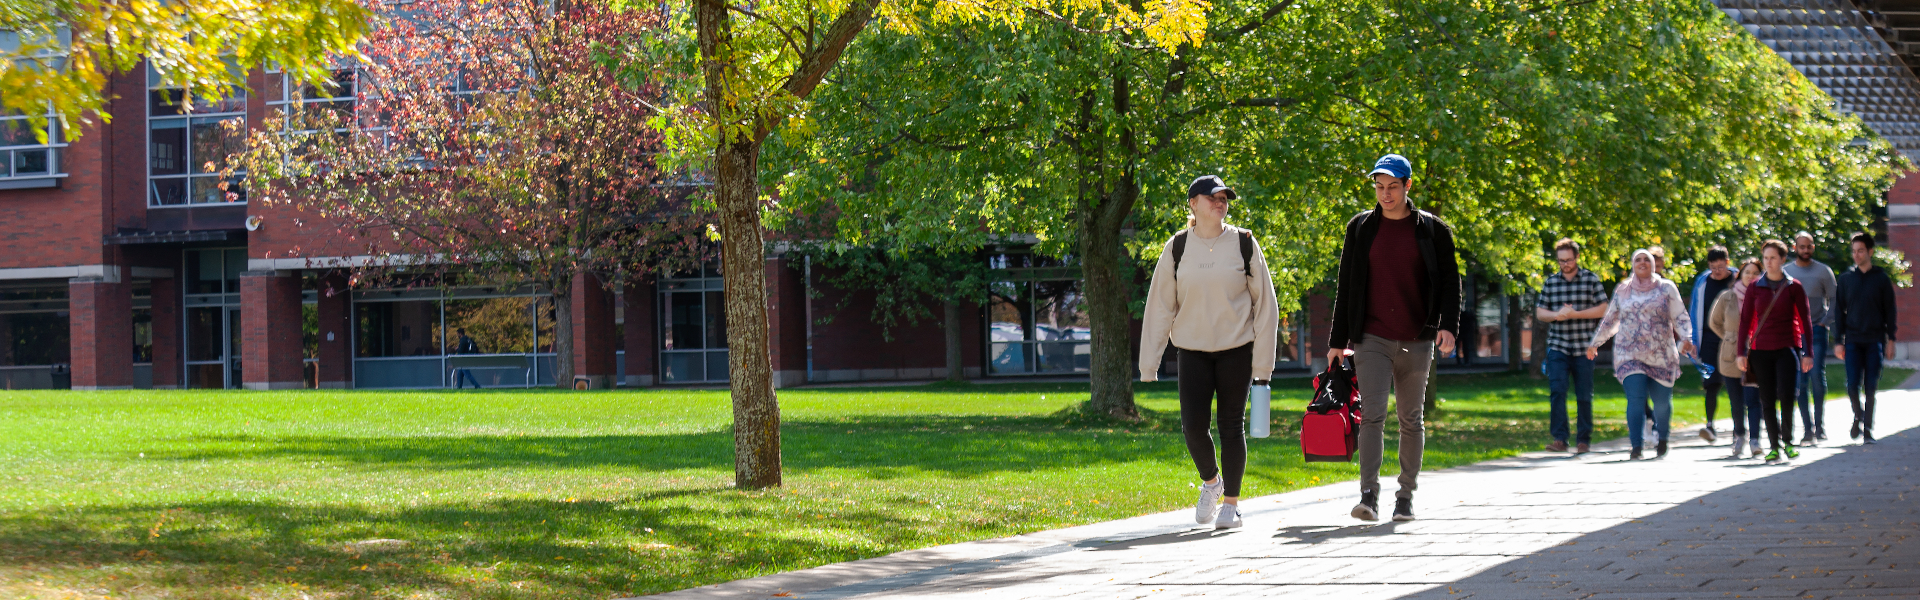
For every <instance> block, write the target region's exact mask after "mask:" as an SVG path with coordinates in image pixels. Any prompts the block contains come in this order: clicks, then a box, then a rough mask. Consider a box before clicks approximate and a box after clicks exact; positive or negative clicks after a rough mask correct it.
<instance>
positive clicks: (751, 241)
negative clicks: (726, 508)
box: [694, 0, 871, 489]
mask: <svg viewBox="0 0 1920 600" xmlns="http://www.w3.org/2000/svg"><path fill="white" fill-rule="evenodd" d="M862 6H871V5H862ZM728 11H729V9H728V7H727V3H726V2H723V1H721V0H699V1H698V2H695V3H694V28H695V29H696V31H695V35H696V37H697V40H698V44H699V46H700V58H701V70H702V76H703V78H704V79H705V80H706V92H705V94H704V97H705V100H706V103H707V106H706V110H708V111H711V113H712V116H711V119H712V120H713V121H712V122H713V124H714V125H716V126H718V127H719V129H720V131H721V132H722V133H721V134H720V135H719V139H718V140H717V142H716V145H715V147H714V150H713V196H714V203H715V204H717V205H719V207H720V236H721V238H722V240H721V244H720V267H721V269H722V270H723V271H724V273H723V278H724V280H725V282H726V285H725V288H726V298H727V350H728V351H727V363H728V364H727V366H728V369H729V371H728V377H727V381H728V384H729V386H730V387H731V388H732V391H733V483H734V486H735V487H738V488H741V489H760V488H767V487H774V486H778V485H780V402H779V399H778V398H776V397H775V396H774V394H773V364H772V357H771V354H770V353H769V349H770V346H769V344H768V341H767V282H766V280H767V267H766V258H765V252H766V250H765V247H764V245H763V242H762V240H761V236H760V178H759V177H760V142H761V140H762V139H764V137H763V134H762V133H760V132H758V131H755V132H752V133H742V132H739V131H737V130H736V128H737V127H738V125H739V124H741V123H754V124H758V123H760V122H761V118H760V117H759V116H758V115H752V114H747V113H748V112H750V110H751V109H743V108H742V107H741V106H740V104H739V103H740V97H739V96H738V94H741V93H744V92H743V91H741V90H738V89H735V86H737V85H739V84H741V82H740V81H739V80H738V79H737V78H736V77H737V73H738V71H737V67H738V65H737V62H736V61H740V60H743V59H742V58H741V56H740V55H737V54H733V53H734V52H737V50H735V49H733V47H732V46H733V23H732V20H731V15H730V13H729V12H728ZM861 21H862V22H864V19H861ZM835 24H836V26H838V25H839V23H838V22H836V23H835ZM841 43H844V42H841ZM801 95H802V96H803V97H804V94H801Z"/></svg>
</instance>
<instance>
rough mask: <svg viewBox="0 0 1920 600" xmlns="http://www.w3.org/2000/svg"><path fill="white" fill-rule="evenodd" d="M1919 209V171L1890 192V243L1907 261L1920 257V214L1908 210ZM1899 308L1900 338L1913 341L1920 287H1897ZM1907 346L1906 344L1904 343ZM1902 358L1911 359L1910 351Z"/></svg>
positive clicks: (1919, 317)
mask: <svg viewBox="0 0 1920 600" xmlns="http://www.w3.org/2000/svg"><path fill="white" fill-rule="evenodd" d="M1916 210H1920V173H1908V174H1907V175H1906V176H1905V177H1901V178H1900V180H1899V181H1898V182H1896V183H1894V185H1893V189H1892V190H1889V191H1888V192H1887V212H1888V213H1889V215H1888V216H1889V217H1890V218H1889V219H1888V220H1887V245H1888V246H1891V247H1892V248H1893V249H1895V250H1899V251H1901V252H1904V253H1906V255H1907V260H1909V261H1913V260H1920V217H1916V216H1913V215H1911V214H1907V215H1903V214H1902V213H1903V212H1906V211H1916ZM1893 294H1894V298H1895V300H1896V302H1897V305H1898V310H1899V313H1900V314H1899V321H1900V322H1899V336H1900V337H1899V339H1900V340H1903V341H1904V342H1908V343H1911V342H1912V341H1914V340H1916V339H1920V336H1916V335H1915V334H1916V333H1920V287H1908V288H1894V292H1893ZM1903 345H1904V344H1903ZM1902 358H1906V359H1908V360H1912V359H1913V358H1914V355H1913V354H1912V353H1908V354H1906V355H1904V356H1902Z"/></svg>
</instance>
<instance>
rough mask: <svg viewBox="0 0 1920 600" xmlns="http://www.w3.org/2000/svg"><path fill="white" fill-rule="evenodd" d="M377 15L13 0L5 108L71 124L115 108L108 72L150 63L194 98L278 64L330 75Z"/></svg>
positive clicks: (2, 26) (338, 7)
mask: <svg viewBox="0 0 1920 600" xmlns="http://www.w3.org/2000/svg"><path fill="white" fill-rule="evenodd" d="M371 16H372V14H371V13H370V12H369V11H368V10H367V9H366V8H364V7H363V6H361V4H360V2H358V0H180V1H176V2H157V1H148V0H44V1H40V0H34V1H22V0H8V1H7V2H5V3H0V58H4V59H5V60H0V109H5V110H6V111H9V112H18V113H23V114H26V115H29V116H33V117H35V118H34V119H32V122H33V126H34V127H35V128H36V129H37V130H38V131H40V132H41V134H42V135H43V136H44V132H45V131H46V127H47V123H46V120H45V118H44V116H45V115H47V114H49V111H50V112H51V114H52V115H53V117H54V118H56V119H59V120H61V121H64V122H66V123H68V124H69V126H68V127H65V128H64V129H65V130H66V132H67V133H66V135H67V136H68V137H69V138H72V137H75V136H78V135H80V132H81V128H80V127H75V126H72V125H78V124H84V123H89V122H91V116H90V115H98V116H99V117H100V118H101V119H102V120H110V119H112V115H111V114H109V113H107V112H106V104H107V101H108V100H110V98H108V97H107V95H106V93H107V92H106V89H107V80H106V78H107V75H108V74H110V73H114V72H127V71H131V70H133V69H136V68H139V67H140V65H141V64H142V63H143V62H146V63H151V64H152V66H153V68H154V71H155V72H156V73H157V74H158V75H159V77H160V79H161V82H162V83H163V85H164V86H165V87H178V88H184V89H187V90H190V91H192V93H191V94H189V96H188V97H190V98H194V99H196V100H197V99H200V98H208V97H215V98H217V97H221V96H224V95H225V94H226V90H229V89H233V88H237V87H245V86H246V82H247V71H248V69H250V68H252V67H254V66H258V65H275V66H277V67H278V68H280V69H281V70H283V71H284V72H285V73H287V74H288V75H289V76H291V77H292V78H293V79H294V81H296V82H299V83H309V82H316V81H325V80H327V79H328V78H329V77H330V76H331V67H332V59H333V57H335V56H341V55H347V56H351V55H353V54H354V53H355V44H357V43H358V42H359V41H360V39H361V36H362V35H363V34H364V33H365V32H366V30H367V27H368V24H369V22H370V17H371Z"/></svg>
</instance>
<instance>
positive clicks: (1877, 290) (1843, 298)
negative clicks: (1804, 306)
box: [1832, 267, 1899, 344]
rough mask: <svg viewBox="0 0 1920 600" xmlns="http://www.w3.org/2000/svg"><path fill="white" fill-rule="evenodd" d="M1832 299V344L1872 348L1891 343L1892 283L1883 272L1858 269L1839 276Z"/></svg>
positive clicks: (1892, 324)
mask: <svg viewBox="0 0 1920 600" xmlns="http://www.w3.org/2000/svg"><path fill="white" fill-rule="evenodd" d="M1834 287H1836V288H1837V289H1838V291H1836V292H1835V293H1834V296H1833V330H1834V331H1833V333H1834V335H1833V336H1832V339H1833V341H1834V343H1846V344H1873V343H1878V342H1885V341H1889V340H1892V339H1893V331H1894V328H1896V327H1898V326H1899V321H1898V320H1896V319H1895V318H1894V317H1895V313H1894V302H1893V280H1892V279H1889V278H1887V270H1886V269H1884V268H1879V267H1876V268H1874V269H1873V270H1872V271H1868V272H1865V273H1861V272H1860V268H1859V267H1854V268H1851V269H1847V272H1845V273H1841V274H1840V281H1839V285H1837V286H1834Z"/></svg>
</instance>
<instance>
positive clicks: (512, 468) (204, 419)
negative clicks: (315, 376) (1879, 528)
mask: <svg viewBox="0 0 1920 600" xmlns="http://www.w3.org/2000/svg"><path fill="white" fill-rule="evenodd" d="M1836 368H1837V367H1836ZM1906 374H1907V373H1906V372H1904V371H1893V370H1889V372H1888V374H1887V377H1886V379H1887V380H1888V381H1889V383H1888V387H1891V386H1892V385H1893V384H1894V383H1897V382H1899V381H1901V380H1902V379H1904V377H1905V375H1906ZM1596 380H1597V384H1598V385H1597V387H1598V388H1599V389H1598V394H1599V396H1600V402H1599V409H1598V412H1599V415H1600V418H1599V430H1600V431H1599V432H1598V434H1597V436H1598V437H1599V438H1602V439H1605V438H1611V437H1617V436H1621V435H1624V433H1623V429H1624V426H1623V423H1624V421H1623V419H1622V417H1621V414H1622V412H1623V409H1624V400H1623V399H1622V397H1621V395H1620V389H1619V385H1618V384H1616V383H1614V382H1613V380H1612V378H1611V377H1597V378H1596ZM1279 383H1280V385H1281V388H1280V389H1279V390H1277V394H1276V396H1278V397H1277V398H1276V400H1277V401H1280V402H1276V416H1277V417H1279V418H1280V419H1279V422H1278V423H1277V424H1276V426H1275V432H1274V436H1273V437H1272V438H1268V439H1262V440H1252V441H1251V448H1250V451H1251V456H1252V459H1251V465H1250V466H1249V473H1248V480H1247V483H1246V490H1245V492H1244V493H1245V494H1246V495H1249V496H1257V495H1265V494H1274V493H1279V492H1283V491H1287V490H1291V489H1297V488H1301V487H1307V486H1314V485H1319V484H1323V483H1327V482H1331V481H1340V480H1348V479H1352V478H1354V477H1356V469H1355V467H1354V466H1353V465H1348V464H1331V465H1329V464H1315V465H1306V464H1303V463H1302V462H1301V461H1300V459H1299V454H1300V452H1299V447H1298V445H1297V442H1296V441H1295V439H1296V438H1295V437H1294V434H1295V430H1296V428H1297V424H1296V423H1297V414H1298V411H1299V410H1300V407H1301V406H1302V405H1303V404H1304V400H1305V397H1306V389H1305V387H1306V384H1305V382H1304V381H1302V380H1290V381H1289V380H1283V381H1281V382H1279ZM1679 387H1680V388H1681V389H1680V390H1678V393H1677V395H1678V396H1679V397H1680V400H1679V401H1678V402H1676V404H1677V410H1676V420H1679V421H1685V422H1697V421H1698V420H1699V418H1700V413H1701V403H1700V401H1699V394H1698V392H1697V387H1698V386H1697V379H1688V380H1682V382H1681V384H1680V386H1679ZM1085 390H1086V386H1085V385H1084V384H1078V385H1072V384H991V385H960V386H945V385H940V386H927V387H908V388H855V389H821V390H785V391H783V392H782V393H781V394H780V398H781V402H782V407H783V409H784V412H785V415H786V428H785V439H786V448H785V457H786V467H787V471H786V473H787V475H786V481H787V485H786V486H785V487H784V488H780V489H777V490H770V491H760V492H743V491H737V490H733V489H731V487H730V482H731V480H732V470H731V452H732V442H731V438H730V436H729V434H728V433H727V427H728V422H729V416H728V414H729V413H728V401H727V397H726V394H725V393H724V392H717V391H690V390H645V391H617V392H593V393H570V392H546V391H512V392H496V391H486V392H478V391H468V392H444V391H442V392H424V393H410V392H378V391H364V392H206V391H193V392H149V391H136V392H106V393H71V392H9V393H6V394H4V395H0V439H4V440H6V441H5V442H4V444H0V597H26V598H94V597H114V598H121V597H131V598H169V597H170V598H305V597H319V598H416V597H418V598H609V597H618V596H631V595H641V594H648V593H656V592H662V591H668V590H674V589H680V588H686V587H692V586H697V585H703V584H709V583H715V582H720V581H727V580H732V579H739V578H744V577H752V576H757V575H765V574H769V573H777V572H781V571H788V570H793V569H800V568H805V567H811V566H816V565H821V564H827V563H833V562H840V561H845V560H852V559H858V558H866V557H872V556H879V555H883V554H888V553H891V552H895V551H899V550H903V549H909V548H918V547H925V546H931V545H937V544H945V543H951V542H959V541H966V540H974V539H982V538H990V537H998V536H1005V535H1012V534H1017V533H1022V532H1030V531H1035V530H1042V529H1050V528H1056V527H1063V526H1069V525H1076V524H1083V523H1089V522H1094V521H1101V520H1108V519H1115V518H1121V517H1129V516H1134V515H1139V514H1144V513H1149V512H1158V511H1163V510H1169V509H1175V508H1180V507H1183V506H1187V505H1189V503H1190V502H1192V494H1193V492H1192V490H1191V488H1190V484H1191V483H1192V482H1193V481H1194V480H1195V479H1196V477H1195V474H1194V473H1193V467H1192V465H1191V463H1190V462H1189V461H1188V460H1187V457H1186V453H1185V450H1184V448H1183V446H1182V445H1181V442H1180V437H1179V435H1178V432H1177V424H1176V423H1177V416H1176V415H1175V410H1176V406H1177V403H1176V401H1175V396H1174V392H1173V386H1172V384H1168V383H1157V384H1148V385H1144V386H1141V400H1142V404H1143V406H1145V407H1146V408H1148V409H1150V410H1151V411H1152V415H1151V418H1149V419H1148V420H1147V421H1146V422H1144V423H1141V424H1136V425H1117V424H1113V423H1107V422H1100V421H1095V420H1089V419H1084V418H1079V417H1074V416H1072V415H1073V412H1072V411H1066V410H1063V408H1065V407H1068V406H1070V405H1073V404H1075V403H1077V402H1079V401H1080V400H1083V399H1084V398H1085V396H1086V391H1085ZM1843 392H1844V388H1836V389H1835V392H1834V394H1835V395H1836V396H1838V395H1840V394H1842V393H1843ZM1441 395H1442V397H1443V398H1445V399H1446V404H1445V405H1444V407H1443V410H1442V411H1441V413H1440V414H1439V415H1437V416H1436V417H1435V418H1433V419H1431V420H1430V425H1429V427H1430V433H1429V434H1428V435H1429V438H1428V439H1429V446H1428V450H1427V455H1426V456H1427V458H1426V462H1427V465H1428V467H1429V468H1441V467H1447V466H1454V465H1461V464H1466V463H1471V462H1476V461H1480V460H1485V459H1488V458H1494V457H1500V456H1507V455H1511V454H1513V453H1515V452H1519V451H1524V450H1531V449H1536V448H1538V447H1539V446H1540V445H1541V444H1542V443H1544V442H1545V441H1547V440H1546V434H1545V428H1546V425H1545V415H1546V411H1547V403H1546V387H1545V382H1542V381H1533V380H1529V379H1527V378H1525V377H1524V376H1518V375H1490V376H1458V377H1446V378H1444V379H1443V381H1442V383H1441ZM1722 414H1723V417H1724V409H1723V413H1722ZM1842 418H1843V419H1844V417H1842ZM1390 427H1391V426H1390ZM1390 431H1391V430H1390ZM1389 443H1390V444H1391V436H1389ZM1393 464H1394V463H1393V460H1392V459H1391V458H1389V459H1388V460H1387V465H1388V468H1389V469H1391V468H1392V465H1393ZM1388 485H1389V487H1391V479H1390V478H1388ZM368 540H400V542H376V543H362V542H366V541H368Z"/></svg>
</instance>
